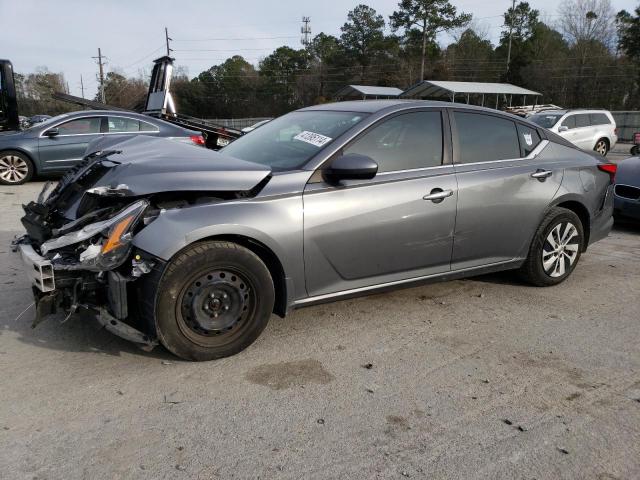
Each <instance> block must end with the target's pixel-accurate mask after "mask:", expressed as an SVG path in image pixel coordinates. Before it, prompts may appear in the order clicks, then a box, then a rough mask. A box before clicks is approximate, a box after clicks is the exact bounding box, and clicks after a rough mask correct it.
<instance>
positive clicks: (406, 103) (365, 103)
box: [299, 98, 510, 115]
mask: <svg viewBox="0 0 640 480" xmlns="http://www.w3.org/2000/svg"><path fill="white" fill-rule="evenodd" d="M399 106H403V107H441V108H442V107H447V108H455V107H464V108H469V109H472V110H480V111H493V112H495V113H502V114H504V115H510V114H508V113H505V112H502V111H500V110H494V109H492V108H487V107H480V106H477V105H469V104H466V103H453V102H439V101H434V100H411V99H395V98H394V99H389V100H351V101H347V102H335V103H322V104H320V105H313V106H311V107H306V108H301V109H300V110H299V111H309V110H332V111H337V112H363V113H375V112H379V111H380V110H384V109H387V108H391V107H399Z"/></svg>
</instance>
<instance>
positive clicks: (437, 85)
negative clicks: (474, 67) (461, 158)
mask: <svg viewBox="0 0 640 480" xmlns="http://www.w3.org/2000/svg"><path fill="white" fill-rule="evenodd" d="M456 95H458V98H460V96H462V97H463V98H465V97H466V101H467V103H469V99H470V96H471V95H480V96H481V98H482V102H481V105H482V106H484V102H485V96H488V95H495V96H496V108H498V102H499V99H500V95H505V97H506V96H508V97H509V106H511V103H512V100H513V96H514V95H522V96H523V97H524V98H523V105H526V103H527V96H533V97H534V99H535V104H536V105H537V103H538V97H540V96H541V95H542V94H541V93H538V92H534V91H533V90H528V89H526V88H522V87H518V86H516V85H511V84H510V83H486V82H450V81H440V80H423V81H421V82H419V83H416V84H415V85H413V86H411V87H409V88H408V89H407V90H405V91H404V92H402V94H401V95H400V98H448V99H450V100H451V101H452V102H455V101H456Z"/></svg>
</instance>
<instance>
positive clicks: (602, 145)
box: [594, 140, 608, 157]
mask: <svg viewBox="0 0 640 480" xmlns="http://www.w3.org/2000/svg"><path fill="white" fill-rule="evenodd" d="M594 150H595V151H596V152H598V153H599V154H600V155H602V156H603V157H604V156H605V155H606V154H607V151H608V148H607V142H605V141H604V140H598V143H596V146H595V148H594Z"/></svg>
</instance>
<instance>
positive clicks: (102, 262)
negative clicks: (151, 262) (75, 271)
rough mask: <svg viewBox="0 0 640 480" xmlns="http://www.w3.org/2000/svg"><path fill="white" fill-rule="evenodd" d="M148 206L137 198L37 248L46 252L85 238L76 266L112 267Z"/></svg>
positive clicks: (122, 256) (119, 260)
mask: <svg viewBox="0 0 640 480" xmlns="http://www.w3.org/2000/svg"><path fill="white" fill-rule="evenodd" d="M148 206H149V202H147V201H146V200H139V201H137V202H135V203H132V204H131V205H129V206H128V207H126V208H124V209H123V210H121V211H120V212H118V213H117V214H116V215H114V216H113V217H111V218H109V219H108V220H103V221H101V222H96V223H92V224H90V225H87V226H85V227H83V228H81V229H80V230H76V231H75V232H70V233H67V234H66V235H62V236H60V237H58V238H54V239H52V240H48V241H46V242H44V243H43V244H42V246H41V247H40V250H41V251H42V254H43V255H46V254H47V253H48V252H50V251H52V250H57V249H59V248H63V247H67V246H69V245H75V244H78V243H83V242H85V241H88V242H87V243H88V245H87V246H86V248H84V250H82V251H81V252H80V257H79V261H80V263H79V264H77V268H83V269H88V270H110V269H113V268H115V267H117V266H118V265H120V263H122V262H123V261H124V259H125V258H126V256H127V255H128V254H129V249H130V248H131V240H132V239H133V233H132V230H133V228H134V227H135V225H136V224H137V222H138V220H139V219H140V217H141V215H142V214H143V212H144V211H145V210H146V208H147V207H148ZM94 237H95V238H94ZM54 260H55V257H54Z"/></svg>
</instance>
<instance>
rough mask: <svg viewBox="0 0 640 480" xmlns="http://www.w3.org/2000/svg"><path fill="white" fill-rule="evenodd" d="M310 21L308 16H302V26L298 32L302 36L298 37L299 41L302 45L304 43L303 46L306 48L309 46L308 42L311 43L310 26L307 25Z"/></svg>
mask: <svg viewBox="0 0 640 480" xmlns="http://www.w3.org/2000/svg"><path fill="white" fill-rule="evenodd" d="M310 22H311V18H310V17H302V23H303V25H302V27H300V33H301V34H302V38H300V41H301V42H302V45H304V47H305V48H307V47H308V46H309V43H311V39H310V36H311V27H310V26H309V23H310Z"/></svg>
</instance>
